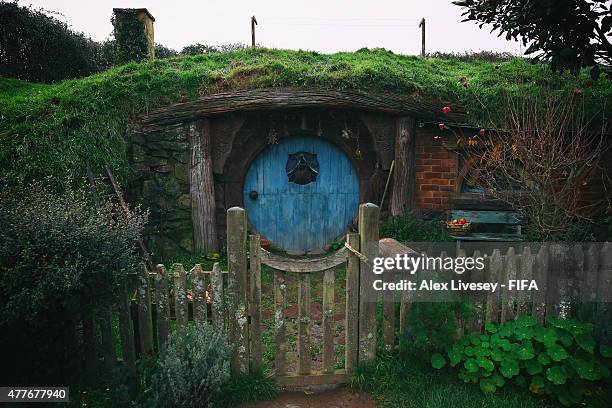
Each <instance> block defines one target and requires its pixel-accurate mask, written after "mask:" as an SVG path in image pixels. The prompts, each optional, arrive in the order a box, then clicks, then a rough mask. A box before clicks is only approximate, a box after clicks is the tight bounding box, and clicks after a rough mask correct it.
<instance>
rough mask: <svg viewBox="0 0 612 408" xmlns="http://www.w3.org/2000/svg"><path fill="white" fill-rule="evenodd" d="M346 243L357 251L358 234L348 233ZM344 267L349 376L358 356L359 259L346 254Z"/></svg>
mask: <svg viewBox="0 0 612 408" xmlns="http://www.w3.org/2000/svg"><path fill="white" fill-rule="evenodd" d="M346 242H347V243H348V245H350V246H351V247H352V248H354V249H355V250H357V251H359V234H355V233H349V234H348V235H347V236H346ZM347 256H348V262H347V267H346V321H345V327H346V337H345V363H344V365H345V367H346V372H347V373H349V374H351V373H353V371H354V370H355V368H356V367H357V362H358V356H359V262H360V261H359V258H358V257H357V255H355V254H353V253H352V252H347Z"/></svg>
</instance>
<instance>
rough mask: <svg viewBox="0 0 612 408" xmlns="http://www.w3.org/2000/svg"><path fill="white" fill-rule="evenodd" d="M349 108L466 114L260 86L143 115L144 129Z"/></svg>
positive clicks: (385, 97) (381, 98) (382, 98)
mask: <svg viewBox="0 0 612 408" xmlns="http://www.w3.org/2000/svg"><path fill="white" fill-rule="evenodd" d="M279 107H281V108H284V109H302V108H315V109H326V108H348V109H358V110H367V111H381V112H387V113H392V114H404V115H408V116H418V117H419V118H421V119H432V120H438V119H442V120H445V121H446V122H447V123H448V122H449V121H453V120H456V121H462V120H463V118H464V116H465V114H464V112H463V111H462V109H461V108H460V107H457V106H456V105H453V111H452V112H450V113H448V114H445V115H442V113H440V105H439V104H436V103H431V104H430V103H427V102H425V101H422V100H419V101H415V100H414V98H408V97H402V96H397V95H391V94H388V93H385V94H382V93H373V92H365V91H359V90H333V89H295V88H259V89H248V90H240V91H234V92H224V93H217V94H213V95H207V96H203V97H201V98H199V99H197V100H195V101H190V102H183V103H176V104H174V105H170V106H166V107H162V108H157V109H153V110H151V111H149V112H148V113H147V114H145V115H143V116H142V124H143V129H142V131H143V132H154V131H157V130H159V129H160V127H162V126H165V125H170V124H177V123H182V122H186V121H190V120H193V119H197V118H199V117H202V116H210V115H215V116H216V115H220V114H224V113H229V112H248V111H260V110H268V109H278V108H279Z"/></svg>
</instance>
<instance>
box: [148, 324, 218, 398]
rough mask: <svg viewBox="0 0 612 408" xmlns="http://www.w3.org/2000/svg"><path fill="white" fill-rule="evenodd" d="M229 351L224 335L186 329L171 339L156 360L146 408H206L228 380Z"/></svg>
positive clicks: (204, 329)
mask: <svg viewBox="0 0 612 408" xmlns="http://www.w3.org/2000/svg"><path fill="white" fill-rule="evenodd" d="M229 359H230V348H229V345H228V342H227V336H226V335H225V333H224V332H222V331H219V330H217V329H214V328H213V327H212V326H209V325H203V326H198V327H194V326H188V327H187V328H186V329H185V330H184V331H183V332H182V333H180V334H178V335H174V336H173V337H171V339H170V342H169V344H168V348H167V349H166V350H165V351H163V352H162V353H161V355H160V356H159V359H158V362H157V367H156V370H155V373H154V374H153V379H152V381H151V387H150V388H149V389H148V390H147V394H148V398H147V400H148V401H147V404H146V405H145V406H147V407H164V408H165V407H200V408H201V407H209V406H212V404H211V401H212V398H213V396H214V394H215V393H216V392H218V391H219V389H220V387H221V386H222V385H223V384H224V383H226V382H227V381H228V380H229V378H230V372H229Z"/></svg>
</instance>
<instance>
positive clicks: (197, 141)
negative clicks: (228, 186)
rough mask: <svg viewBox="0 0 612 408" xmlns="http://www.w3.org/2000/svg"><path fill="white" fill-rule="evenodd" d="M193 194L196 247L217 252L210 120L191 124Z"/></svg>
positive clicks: (198, 249)
mask: <svg viewBox="0 0 612 408" xmlns="http://www.w3.org/2000/svg"><path fill="white" fill-rule="evenodd" d="M187 138H188V140H189V151H190V152H191V154H190V156H189V193H190V196H191V221H192V224H193V244H194V248H195V250H196V251H202V252H205V253H209V252H215V251H217V250H218V249H219V248H218V243H217V227H216V225H217V223H216V222H215V219H216V215H215V209H216V208H215V187H214V184H215V183H214V180H213V161H212V152H211V145H212V140H211V139H212V136H211V132H210V122H209V120H208V119H207V118H204V119H201V120H198V121H194V122H191V123H189V125H188V126H187Z"/></svg>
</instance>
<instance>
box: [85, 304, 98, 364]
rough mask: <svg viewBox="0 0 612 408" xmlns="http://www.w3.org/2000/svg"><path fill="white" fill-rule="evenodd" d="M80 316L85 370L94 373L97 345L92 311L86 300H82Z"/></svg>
mask: <svg viewBox="0 0 612 408" xmlns="http://www.w3.org/2000/svg"><path fill="white" fill-rule="evenodd" d="M81 316H82V317H81V318H82V321H83V349H84V353H85V368H86V370H87V371H94V370H95V369H96V368H97V365H98V344H97V339H96V331H95V325H94V323H95V322H94V318H95V317H94V311H93V308H92V307H91V303H90V302H89V301H87V300H84V301H83V303H82V310H81Z"/></svg>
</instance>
